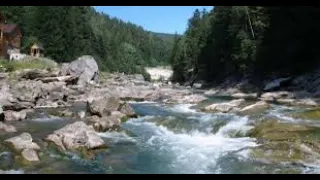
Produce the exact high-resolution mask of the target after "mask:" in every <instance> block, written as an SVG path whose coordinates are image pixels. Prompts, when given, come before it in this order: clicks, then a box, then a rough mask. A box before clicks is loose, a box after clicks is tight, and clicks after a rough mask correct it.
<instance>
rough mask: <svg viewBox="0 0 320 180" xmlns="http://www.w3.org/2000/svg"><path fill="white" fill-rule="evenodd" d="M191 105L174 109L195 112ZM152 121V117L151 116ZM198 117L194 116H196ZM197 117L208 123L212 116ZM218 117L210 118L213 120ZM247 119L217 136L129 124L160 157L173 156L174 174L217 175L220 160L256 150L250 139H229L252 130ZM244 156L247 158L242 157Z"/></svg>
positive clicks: (231, 124)
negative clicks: (243, 150)
mask: <svg viewBox="0 0 320 180" xmlns="http://www.w3.org/2000/svg"><path fill="white" fill-rule="evenodd" d="M189 107H191V105H177V106H175V107H173V108H172V109H171V110H172V111H175V112H180V113H194V112H195V111H193V110H190V109H189ZM149 118H150V117H149ZM193 118H195V117H193ZM198 118H200V119H201V118H203V119H204V120H206V121H209V119H210V116H208V115H207V114H204V115H203V116H200V117H198ZM214 119H215V117H214V116H212V115H211V120H214ZM246 123H247V118H240V119H238V120H233V121H230V122H228V123H227V124H226V125H225V126H223V127H221V128H220V130H219V131H218V132H217V133H216V134H212V133H206V132H200V131H197V130H194V131H192V132H190V133H174V132H172V131H170V130H169V129H167V128H166V127H164V126H159V125H156V123H154V122H146V121H143V120H141V119H134V120H131V121H128V122H127V124H128V125H130V126H134V127H133V128H132V129H136V131H137V132H138V133H139V129H141V130H142V129H143V130H144V131H147V132H148V133H144V134H149V135H148V136H147V137H145V141H146V143H145V146H147V147H148V148H151V149H154V150H157V155H159V156H164V158H165V157H168V156H169V157H170V158H171V163H170V164H169V168H170V169H171V170H172V171H173V173H217V172H218V171H219V168H218V166H217V164H216V163H217V160H218V159H219V158H222V157H223V156H225V155H227V154H228V153H231V152H233V151H239V150H241V149H244V148H249V147H255V146H257V144H256V143H255V140H254V139H252V138H248V137H242V138H230V137H229V135H228V132H229V131H230V130H236V131H241V132H245V131H247V130H249V129H250V127H248V126H246ZM141 143H144V142H141ZM243 157H245V156H243Z"/></svg>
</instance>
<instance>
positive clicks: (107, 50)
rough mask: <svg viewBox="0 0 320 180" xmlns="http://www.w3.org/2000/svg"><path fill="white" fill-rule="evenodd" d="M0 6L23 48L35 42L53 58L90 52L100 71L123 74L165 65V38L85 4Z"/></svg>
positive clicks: (167, 46)
mask: <svg viewBox="0 0 320 180" xmlns="http://www.w3.org/2000/svg"><path fill="white" fill-rule="evenodd" d="M0 11H1V12H2V13H3V14H4V15H5V16H6V17H7V22H8V23H16V24H18V25H19V26H20V28H21V29H22V32H23V40H22V52H25V53H28V52H29V48H30V45H32V44H33V43H35V42H40V43H42V44H43V45H44V48H45V55H46V56H48V57H51V58H52V59H54V60H56V61H57V62H69V61H72V60H74V59H76V58H77V57H79V56H81V55H92V56H93V57H94V58H95V59H96V60H97V61H98V64H99V67H100V68H101V70H107V71H119V72H125V73H137V72H141V70H142V69H143V67H144V66H156V65H167V64H168V59H169V54H170V52H171V48H172V41H171V40H170V38H169V40H168V39H163V38H161V37H159V36H157V34H155V33H152V32H147V31H145V30H144V29H143V28H141V27H139V26H137V25H134V24H132V23H126V22H123V21H121V20H119V19H117V18H110V17H109V16H108V15H106V14H103V13H99V12H96V11H95V9H94V8H92V7H90V6H1V7H0ZM169 36H170V35H169Z"/></svg>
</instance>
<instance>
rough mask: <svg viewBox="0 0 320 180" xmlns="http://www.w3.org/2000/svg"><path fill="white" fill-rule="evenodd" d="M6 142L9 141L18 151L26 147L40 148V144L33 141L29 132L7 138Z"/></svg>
mask: <svg viewBox="0 0 320 180" xmlns="http://www.w3.org/2000/svg"><path fill="white" fill-rule="evenodd" d="M5 142H6V143H9V144H10V145H11V146H12V147H13V148H14V149H15V150H16V151H18V152H21V151H22V150H24V149H34V150H40V147H39V145H38V144H36V143H34V142H33V139H32V137H31V135H30V134H29V133H22V134H20V135H19V136H16V137H13V138H10V139H7V140H5Z"/></svg>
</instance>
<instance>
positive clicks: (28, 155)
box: [21, 149, 40, 162]
mask: <svg viewBox="0 0 320 180" xmlns="http://www.w3.org/2000/svg"><path fill="white" fill-rule="evenodd" d="M21 156H22V157H23V158H24V159H25V160H27V161H30V162H36V161H40V159H39V156H38V154H37V152H36V151H35V150H34V149H24V150H23V151H22V152H21Z"/></svg>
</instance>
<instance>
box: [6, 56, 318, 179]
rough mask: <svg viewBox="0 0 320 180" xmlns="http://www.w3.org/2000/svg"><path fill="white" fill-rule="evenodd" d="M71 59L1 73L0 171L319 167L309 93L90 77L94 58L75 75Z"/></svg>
mask: <svg viewBox="0 0 320 180" xmlns="http://www.w3.org/2000/svg"><path fill="white" fill-rule="evenodd" d="M85 59H86V58H85ZM87 59H88V58H87ZM84 64H85V63H84ZM72 67H73V66H72V65H67V64H65V65H64V67H63V68H62V69H57V70H54V69H47V70H34V69H29V70H23V71H19V72H14V73H10V74H9V73H7V74H6V73H3V74H2V77H3V78H1V79H0V83H1V89H0V92H1V95H0V103H1V106H2V108H1V112H0V115H1V116H0V117H1V122H0V141H1V143H0V173H7V174H15V173H19V174H20V173H21V174H22V173H28V174H29V173H31V174H32V173H55V174H57V173H62V174H66V173H89V174H96V173H99V174H100V173H102V174H105V173H106V174H195V173H196V174H252V173H259V174H264V173H299V174H301V173H302V174H304V173H305V174H308V173H319V172H320V164H319V160H320V143H319V142H320V121H319V120H320V109H318V103H317V101H316V100H314V99H310V98H305V97H302V98H297V97H294V95H296V94H299V93H295V94H293V93H290V92H283V91H282V92H280V91H274V92H267V93H264V94H262V95H261V96H260V97H257V96H256V95H255V94H249V93H242V92H232V93H227V92H228V91H226V90H224V91H221V92H223V93H221V92H220V93H219V92H217V90H203V89H198V90H197V89H192V88H190V87H184V86H180V85H178V84H170V83H151V82H147V81H144V79H143V77H142V76H141V75H124V74H108V75H107V76H105V77H100V79H99V80H97V79H95V76H96V75H97V74H98V73H95V72H93V73H92V72H90V71H92V69H93V71H94V68H92V66H90V67H91V68H88V67H79V66H76V67H77V68H80V69H81V68H84V69H85V70H88V69H89V70H88V71H89V72H90V73H88V72H86V71H81V73H82V74H81V73H78V74H72V73H71V71H72ZM86 68H88V69H86ZM84 72H85V73H84ZM88 76H90V77H88ZM91 76H92V77H91ZM84 84H85V85H84ZM299 96H301V93H300V94H299Z"/></svg>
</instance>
